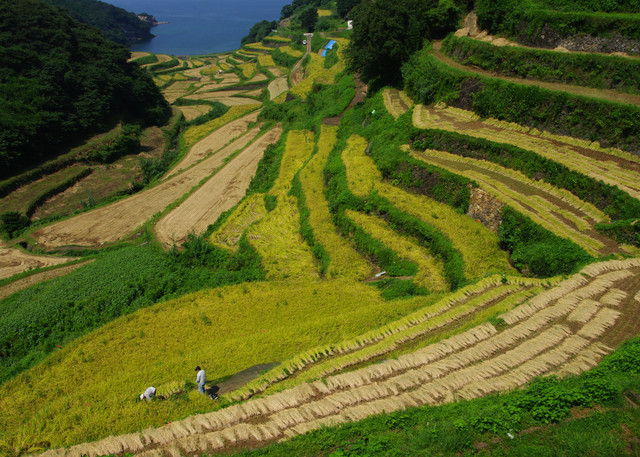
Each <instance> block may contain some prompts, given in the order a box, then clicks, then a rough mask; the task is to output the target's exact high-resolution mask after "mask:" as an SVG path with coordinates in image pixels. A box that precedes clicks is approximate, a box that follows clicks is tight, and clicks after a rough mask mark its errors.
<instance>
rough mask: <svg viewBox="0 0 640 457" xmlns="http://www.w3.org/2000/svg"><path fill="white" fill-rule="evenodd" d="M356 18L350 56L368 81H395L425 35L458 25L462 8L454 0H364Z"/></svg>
mask: <svg viewBox="0 0 640 457" xmlns="http://www.w3.org/2000/svg"><path fill="white" fill-rule="evenodd" d="M351 16H352V17H353V19H354V25H353V35H352V37H351V44H350V46H349V47H348V48H347V57H348V59H349V62H350V65H351V68H352V69H353V70H355V71H359V72H360V75H361V77H362V78H363V79H364V80H365V81H369V82H375V83H379V84H395V83H397V82H399V81H400V78H401V72H400V69H401V66H402V64H403V63H404V62H406V61H407V60H408V59H409V57H410V56H411V55H412V54H413V53H414V52H416V51H417V50H418V49H420V48H421V47H422V45H423V42H424V40H425V39H430V38H435V37H442V36H444V35H446V34H447V33H448V32H450V31H452V30H454V29H455V28H456V26H457V23H458V20H459V16H460V9H459V8H458V7H457V6H456V5H455V4H454V2H453V1H452V0H440V1H436V0H426V1H425V0H362V1H361V2H360V3H359V4H358V5H356V7H355V8H354V9H353V10H352V12H351Z"/></svg>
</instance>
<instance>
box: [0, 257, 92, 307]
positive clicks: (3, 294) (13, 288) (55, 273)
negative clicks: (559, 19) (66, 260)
mask: <svg viewBox="0 0 640 457" xmlns="http://www.w3.org/2000/svg"><path fill="white" fill-rule="evenodd" d="M91 262H93V260H89V261H87V262H80V263H74V264H73V265H69V266H66V267H60V268H56V269H53V270H47V271H43V272H42V273H35V274H32V275H30V276H27V277H26V278H22V279H18V280H16V281H13V282H11V283H9V284H7V285H6V286H2V287H0V300H2V299H4V298H7V297H8V296H9V295H11V294H14V293H16V292H19V291H21V290H24V289H26V288H28V287H31V286H34V285H36V284H38V283H41V282H44V281H48V280H50V279H54V278H59V277H60V276H64V275H66V274H69V273H71V272H72V271H73V270H75V269H77V268H80V267H83V266H85V265H88V264H89V263H91Z"/></svg>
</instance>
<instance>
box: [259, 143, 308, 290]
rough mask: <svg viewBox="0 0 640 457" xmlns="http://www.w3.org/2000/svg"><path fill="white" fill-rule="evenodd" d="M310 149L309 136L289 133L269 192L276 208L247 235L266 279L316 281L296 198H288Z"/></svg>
mask: <svg viewBox="0 0 640 457" xmlns="http://www.w3.org/2000/svg"><path fill="white" fill-rule="evenodd" d="M313 147H314V142H313V135H312V134H311V132H308V131H295V130H294V131H290V132H289V134H288V135H287V142H286V147H285V152H284V155H283V158H282V162H281V165H280V174H279V175H278V178H277V179H276V182H275V184H274V186H273V188H272V189H271V190H270V191H269V194H271V195H273V196H275V197H276V198H277V204H276V208H275V209H274V210H272V211H271V212H269V213H268V214H267V215H266V216H265V217H264V218H262V219H261V220H260V221H258V222H256V223H255V224H254V225H252V226H251V227H250V228H249V230H248V231H247V233H248V237H249V240H250V242H251V245H252V246H253V247H254V248H255V249H256V250H257V251H258V253H259V254H260V257H261V258H262V259H263V262H264V268H265V270H266V272H267V278H269V279H286V278H298V279H302V278H304V279H317V278H318V277H319V275H318V270H317V267H316V264H315V260H314V257H313V254H312V252H311V249H310V248H309V246H308V245H307V244H306V243H305V242H304V241H303V240H302V237H301V236H300V233H299V227H300V213H299V211H298V206H297V201H296V198H295V197H293V196H291V195H288V192H289V190H290V189H291V180H292V179H293V177H294V175H295V174H296V173H297V172H298V170H299V169H300V168H301V167H302V166H303V165H304V163H305V162H306V161H307V160H308V159H309V157H310V155H311V152H312V150H313Z"/></svg>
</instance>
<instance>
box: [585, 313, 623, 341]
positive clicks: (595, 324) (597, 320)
mask: <svg viewBox="0 0 640 457" xmlns="http://www.w3.org/2000/svg"><path fill="white" fill-rule="evenodd" d="M619 316H620V313H619V312H618V311H614V310H613V309H611V308H602V309H601V310H600V311H598V314H596V315H595V317H594V318H593V319H591V320H590V321H589V322H588V323H587V324H586V325H585V326H584V327H582V328H581V329H580V331H579V332H578V335H580V336H583V337H585V338H589V339H596V338H598V337H600V336H602V334H603V333H604V331H605V330H606V329H608V328H609V327H611V326H612V325H613V324H615V322H616V320H617V319H618V317H619Z"/></svg>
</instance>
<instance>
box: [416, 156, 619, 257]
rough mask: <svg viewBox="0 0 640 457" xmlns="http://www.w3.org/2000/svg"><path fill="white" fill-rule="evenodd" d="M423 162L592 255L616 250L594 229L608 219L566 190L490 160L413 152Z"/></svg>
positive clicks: (610, 241)
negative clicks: (460, 177)
mask: <svg viewBox="0 0 640 457" xmlns="http://www.w3.org/2000/svg"><path fill="white" fill-rule="evenodd" d="M413 156H414V157H417V158H419V159H420V160H424V161H425V162H427V163H430V164H433V165H436V166H439V167H442V168H444V169H447V170H450V171H452V172H454V173H457V174H460V175H463V176H466V177H467V178H469V179H472V180H474V181H476V182H477V183H479V184H480V187H481V188H482V189H484V190H485V191H487V192H488V193H489V194H490V195H492V196H493V197H494V198H496V199H497V200H498V201H501V202H502V203H503V204H505V205H509V206H511V207H512V208H515V209H517V210H518V211H520V212H521V213H522V214H525V215H527V216H528V217H530V218H532V219H533V220H534V221H535V222H536V223H538V224H540V225H541V226H542V227H545V228H547V229H548V230H550V231H551V232H553V233H555V234H556V235H558V236H562V237H565V238H568V239H570V240H573V241H574V242H575V243H576V244H578V245H580V246H581V247H582V248H583V249H585V250H586V251H587V252H589V253H590V254H592V255H595V256H598V255H602V256H605V255H608V254H611V253H613V252H618V251H619V248H618V246H617V245H616V244H615V243H614V242H613V241H612V240H611V239H609V238H607V237H604V236H602V235H600V234H599V233H598V232H597V231H596V230H595V228H594V225H595V224H596V223H599V222H606V221H608V220H609V218H608V217H607V216H606V215H605V214H604V213H603V212H601V211H600V210H598V209H597V208H596V207H595V206H593V205H591V204H589V203H586V202H584V201H582V200H580V199H579V198H577V197H575V196H574V195H573V194H571V193H570V192H568V191H565V190H560V189H558V188H555V187H553V186H551V185H544V184H541V183H538V182H537V181H533V180H531V179H529V178H527V177H526V176H524V175H523V174H522V173H519V172H516V171H513V170H509V169H506V168H503V167H500V166H499V165H495V164H492V163H490V162H486V161H482V160H475V159H470V158H463V157H460V156H457V155H454V154H449V153H446V152H442V151H434V150H427V151H424V152H418V153H414V154H413Z"/></svg>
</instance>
